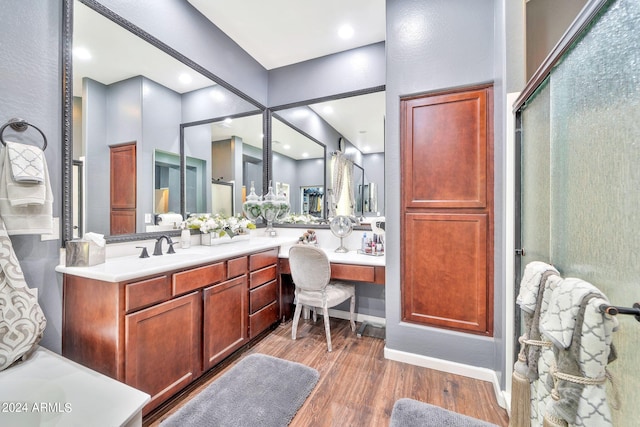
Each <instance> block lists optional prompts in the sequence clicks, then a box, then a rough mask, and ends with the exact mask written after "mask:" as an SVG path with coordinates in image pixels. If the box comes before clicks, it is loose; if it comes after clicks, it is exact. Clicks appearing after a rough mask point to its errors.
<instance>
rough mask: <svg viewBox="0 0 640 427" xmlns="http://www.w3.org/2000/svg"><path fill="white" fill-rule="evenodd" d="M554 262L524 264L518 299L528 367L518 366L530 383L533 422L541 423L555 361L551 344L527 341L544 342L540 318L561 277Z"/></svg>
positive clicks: (523, 349) (548, 398) (548, 395)
mask: <svg viewBox="0 0 640 427" xmlns="http://www.w3.org/2000/svg"><path fill="white" fill-rule="evenodd" d="M559 274H560V273H559V272H558V270H556V269H555V268H554V267H553V266H552V265H550V264H547V263H544V262H541V261H533V262H530V263H529V264H527V265H526V266H525V269H524V273H523V275H522V281H521V283H520V293H519V294H518V298H517V300H516V302H517V303H518V304H519V305H520V308H521V310H522V318H523V320H524V335H523V337H522V338H523V339H524V340H525V341H524V343H523V348H522V349H521V352H522V353H523V354H524V355H525V356H526V367H519V369H520V370H523V371H524V372H523V373H524V375H526V376H527V377H528V378H529V381H530V383H531V385H530V389H531V425H542V421H543V417H544V412H545V408H546V405H547V402H548V401H549V400H550V398H551V387H548V386H547V377H548V373H549V366H550V365H551V364H553V360H554V357H553V350H552V348H551V347H550V346H546V347H545V346H540V345H533V344H528V343H527V341H528V340H533V341H541V340H542V337H541V335H540V330H539V319H540V318H541V317H542V316H543V315H544V312H545V311H546V310H547V306H548V305H549V300H550V298H551V292H552V290H553V289H555V287H556V286H558V284H559V282H560V281H561V280H562V279H561V277H560V276H559Z"/></svg>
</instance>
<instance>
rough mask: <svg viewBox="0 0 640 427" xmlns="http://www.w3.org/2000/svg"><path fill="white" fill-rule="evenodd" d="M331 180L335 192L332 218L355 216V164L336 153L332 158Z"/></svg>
mask: <svg viewBox="0 0 640 427" xmlns="http://www.w3.org/2000/svg"><path fill="white" fill-rule="evenodd" d="M331 178H332V179H331V183H332V187H333V192H332V194H331V212H330V216H335V215H347V216H351V215H353V208H354V206H355V196H354V193H353V162H352V161H351V160H349V159H348V158H347V157H346V156H345V155H344V153H343V152H341V151H337V152H335V153H334V154H333V157H332V158H331ZM343 198H344V199H343Z"/></svg>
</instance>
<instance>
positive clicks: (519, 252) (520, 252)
mask: <svg viewBox="0 0 640 427" xmlns="http://www.w3.org/2000/svg"><path fill="white" fill-rule="evenodd" d="M516 255H520V256H525V255H526V253H525V251H524V248H519V249H516Z"/></svg>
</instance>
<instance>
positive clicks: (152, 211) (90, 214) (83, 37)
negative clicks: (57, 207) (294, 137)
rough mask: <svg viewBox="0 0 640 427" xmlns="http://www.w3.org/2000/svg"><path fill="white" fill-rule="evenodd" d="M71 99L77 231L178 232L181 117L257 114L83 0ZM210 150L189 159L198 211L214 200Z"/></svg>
mask: <svg viewBox="0 0 640 427" xmlns="http://www.w3.org/2000/svg"><path fill="white" fill-rule="evenodd" d="M118 46H120V47H121V46H126V49H122V48H118ZM73 96H74V99H73V106H74V107H73V120H72V122H73V138H72V139H73V158H74V168H76V167H77V170H78V171H85V172H84V174H83V175H82V176H79V179H76V180H74V188H73V192H74V194H73V200H74V204H75V206H74V207H73V212H74V215H75V218H74V219H73V222H74V237H78V236H81V235H82V234H83V233H84V232H87V231H91V232H95V233H100V234H104V235H106V236H114V235H121V234H134V233H144V232H149V231H158V230H160V229H171V228H173V226H174V224H175V222H176V221H180V220H181V219H182V218H181V214H182V212H181V206H182V205H183V201H182V200H180V193H181V191H180V190H181V188H180V185H181V184H180V178H179V177H180V172H181V171H180V166H179V165H180V161H179V159H180V157H179V156H180V154H181V151H180V149H181V146H180V125H181V123H185V122H192V121H196V120H203V119H205V118H209V117H220V116H224V115H231V114H238V113H240V112H246V111H252V110H256V108H255V107H254V106H253V105H251V104H249V103H248V102H246V101H244V100H242V99H241V98H240V97H238V96H236V95H234V94H232V93H231V92H229V91H227V90H226V89H224V88H222V87H220V86H218V85H216V84H215V82H213V81H212V80H210V79H207V78H206V77H204V76H202V75H201V74H199V73H197V72H195V71H194V70H193V69H191V68H189V67H187V66H186V65H185V64H183V63H182V62H180V61H178V60H176V59H174V58H173V57H171V56H170V55H168V54H166V53H165V52H163V51H162V50H160V49H158V48H157V47H155V46H153V45H151V44H150V43H148V42H146V41H145V40H143V39H141V38H139V37H138V36H136V35H134V34H133V33H131V32H130V31H128V30H127V29H125V28H123V27H121V26H120V25H118V24H116V23H114V22H112V21H110V20H109V19H107V18H106V17H104V16H102V15H100V14H99V13H97V12H95V11H94V10H92V9H91V8H90V7H88V6H86V5H83V4H82V3H79V2H78V1H75V2H74V28H73ZM210 142H211V140H209V143H210ZM205 147H206V148H204V153H201V152H200V150H199V149H197V148H195V147H193V146H192V147H190V151H191V152H188V153H186V157H185V168H186V169H185V171H184V174H185V186H186V188H185V192H186V194H189V195H190V198H189V200H187V201H185V202H186V203H185V205H186V210H188V211H192V212H201V211H208V210H209V209H210V206H211V191H213V190H214V188H213V187H212V183H211V178H212V175H211V166H212V165H211V158H212V157H211V147H210V144H206V145H205ZM75 165H77V166H75ZM83 181H84V182H83ZM82 183H84V186H81V185H80V184H82ZM159 219H161V220H162V219H163V220H165V221H164V222H163V223H162V224H161V226H160V227H158V225H157V224H158V223H159ZM169 220H170V221H169Z"/></svg>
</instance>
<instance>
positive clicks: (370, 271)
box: [278, 246, 385, 336]
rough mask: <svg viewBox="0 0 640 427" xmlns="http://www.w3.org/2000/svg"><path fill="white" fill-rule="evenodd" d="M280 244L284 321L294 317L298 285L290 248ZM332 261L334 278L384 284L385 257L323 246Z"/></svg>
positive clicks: (281, 303)
mask: <svg viewBox="0 0 640 427" xmlns="http://www.w3.org/2000/svg"><path fill="white" fill-rule="evenodd" d="M290 247H291V246H282V247H280V253H279V255H278V258H279V259H278V264H279V269H280V292H281V296H280V298H281V299H280V307H281V315H282V321H287V320H290V319H292V317H293V310H294V305H293V300H294V292H295V286H294V284H293V281H292V280H291V269H290V268H289V248H290ZM322 249H323V250H324V251H325V253H326V254H327V258H329V262H330V263H331V279H333V280H344V281H351V282H364V283H373V284H376V285H382V286H384V280H385V279H384V275H385V256H384V255H383V256H372V255H364V254H360V253H358V252H357V251H349V252H346V253H337V252H335V251H334V250H332V249H327V248H322ZM365 327H366V322H363V324H362V326H361V327H360V329H359V330H358V336H361V335H362V332H363V331H364V328H365Z"/></svg>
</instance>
